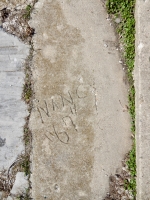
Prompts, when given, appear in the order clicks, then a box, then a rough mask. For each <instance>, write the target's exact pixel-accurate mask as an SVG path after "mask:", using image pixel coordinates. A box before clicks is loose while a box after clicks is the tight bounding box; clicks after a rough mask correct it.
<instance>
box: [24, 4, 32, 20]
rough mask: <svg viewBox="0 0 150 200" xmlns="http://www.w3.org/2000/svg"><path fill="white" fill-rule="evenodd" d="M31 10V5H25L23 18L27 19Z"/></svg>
mask: <svg viewBox="0 0 150 200" xmlns="http://www.w3.org/2000/svg"><path fill="white" fill-rule="evenodd" d="M31 11H32V7H31V5H27V7H26V9H25V14H24V18H25V19H27V20H29V19H30V15H31Z"/></svg>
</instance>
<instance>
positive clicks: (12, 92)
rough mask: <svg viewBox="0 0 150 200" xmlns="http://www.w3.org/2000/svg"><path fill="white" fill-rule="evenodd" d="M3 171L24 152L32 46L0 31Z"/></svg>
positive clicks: (0, 150) (0, 159) (0, 166)
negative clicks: (25, 93)
mask: <svg viewBox="0 0 150 200" xmlns="http://www.w3.org/2000/svg"><path fill="white" fill-rule="evenodd" d="M0 38H1V39H0V171H1V170H3V169H6V170H7V169H8V168H9V167H10V166H11V164H12V163H13V162H14V161H15V160H16V159H17V157H18V156H19V155H20V154H21V153H23V151H24V144H23V140H22V139H23V127H24V125H25V117H27V115H28V111H27V106H26V104H25V102H24V101H23V100H22V91H23V84H24V77H25V75H24V66H23V64H24V61H25V58H26V57H27V56H28V54H29V46H28V45H25V44H23V43H22V42H20V41H19V40H18V39H17V38H16V37H14V36H12V35H9V34H7V33H5V32H4V31H3V30H2V29H0Z"/></svg>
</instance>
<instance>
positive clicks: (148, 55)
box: [134, 0, 150, 200]
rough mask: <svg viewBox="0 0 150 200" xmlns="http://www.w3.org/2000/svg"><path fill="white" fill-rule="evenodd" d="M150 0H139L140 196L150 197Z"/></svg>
mask: <svg viewBox="0 0 150 200" xmlns="http://www.w3.org/2000/svg"><path fill="white" fill-rule="evenodd" d="M149 30H150V1H148V0H143V1H140V0H137V1H136V62H135V73H134V77H135V88H136V143H137V144H136V147H137V149H136V152H137V153H136V157H137V200H149V199H150V167H149V166H150V123H149V121H150V106H149V105H150V87H149V81H150V48H149V46H150V40H149V39H150V31H149Z"/></svg>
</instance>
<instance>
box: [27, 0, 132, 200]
mask: <svg viewBox="0 0 150 200" xmlns="http://www.w3.org/2000/svg"><path fill="white" fill-rule="evenodd" d="M31 26H32V27H34V28H35V32H36V34H35V36H34V38H33V45H34V49H35V53H34V58H33V63H34V65H33V79H34V91H35V100H34V109H33V111H32V114H31V118H30V127H31V130H32V133H33V158H32V162H33V163H32V179H31V181H32V195H33V199H35V200H38V199H40V200H42V199H45V198H46V199H49V200H50V199H53V200H71V199H72V200H75V199H76V200H79V199H82V200H83V199H84V200H94V199H95V200H98V199H100V200H102V199H103V198H104V197H105V196H106V193H107V192H108V190H109V176H110V175H111V174H114V173H115V172H116V170H117V169H118V168H120V167H121V160H122V159H123V158H124V155H125V153H127V152H128V151H129V149H130V146H131V140H130V118H129V114H128V112H127V111H126V110H124V106H125V104H127V86H126V85H125V82H124V72H123V69H122V66H121V64H119V54H118V51H117V50H116V37H115V34H114V30H113V27H112V26H110V24H109V21H107V20H106V12H105V8H104V7H103V4H102V2H101V1H97V0H80V1H79V0H76V1H74V0H58V1H57V0H39V1H38V3H37V4H36V5H35V11H34V12H33V15H32V21H31ZM119 101H120V102H121V104H122V105H121V104H120V102H119Z"/></svg>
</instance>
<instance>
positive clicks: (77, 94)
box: [36, 85, 97, 144]
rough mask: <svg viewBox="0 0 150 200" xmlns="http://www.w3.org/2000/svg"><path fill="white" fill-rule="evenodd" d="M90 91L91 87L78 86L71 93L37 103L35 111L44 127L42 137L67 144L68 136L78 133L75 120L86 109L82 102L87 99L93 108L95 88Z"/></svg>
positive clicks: (57, 95)
mask: <svg viewBox="0 0 150 200" xmlns="http://www.w3.org/2000/svg"><path fill="white" fill-rule="evenodd" d="M92 89H93V88H91V86H84V85H79V86H78V87H77V88H76V89H75V90H74V91H73V92H70V91H68V92H66V94H55V95H53V96H51V97H50V98H49V99H47V100H43V101H42V102H38V104H37V105H36V110H37V112H38V115H39V117H40V120H41V123H42V124H43V125H44V126H45V127H46V133H45V134H44V135H45V137H46V138H47V139H48V140H49V141H51V142H56V141H59V142H61V143H64V144H69V142H70V134H73V133H77V132H78V123H77V118H78V116H79V115H80V110H86V109H87V104H86V103H85V102H84V100H85V99H86V98H89V101H91V100H92V102H93V106H94V107H95V105H94V104H95V94H93V91H95V88H94V90H92ZM86 102H87V99H86ZM96 110H97V106H96Z"/></svg>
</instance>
